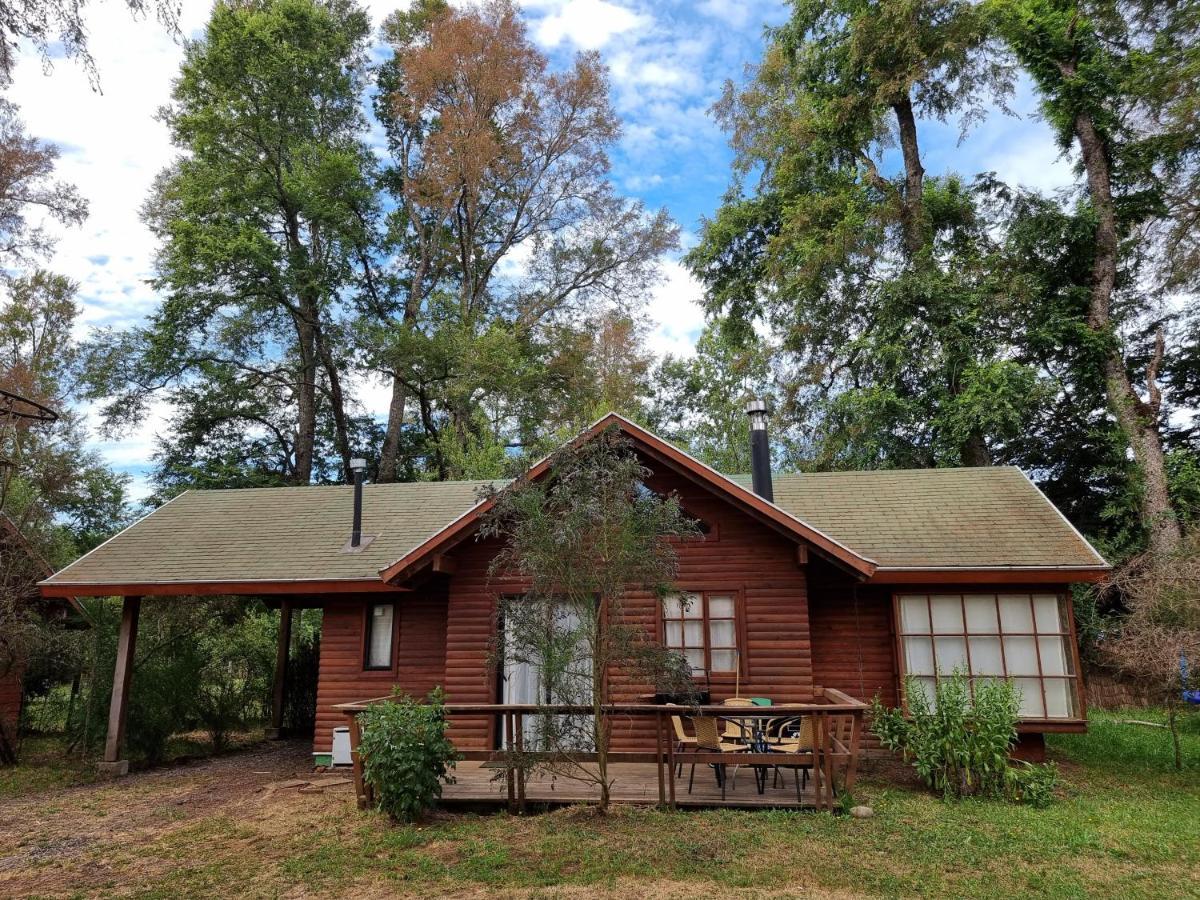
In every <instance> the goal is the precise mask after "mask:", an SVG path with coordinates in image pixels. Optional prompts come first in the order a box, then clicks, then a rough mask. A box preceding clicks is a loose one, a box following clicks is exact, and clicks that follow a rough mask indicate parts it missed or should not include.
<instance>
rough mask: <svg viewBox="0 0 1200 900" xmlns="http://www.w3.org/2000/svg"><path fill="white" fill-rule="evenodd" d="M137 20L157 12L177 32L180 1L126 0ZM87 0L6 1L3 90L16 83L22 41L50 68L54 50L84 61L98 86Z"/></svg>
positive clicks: (0, 13) (1, 22)
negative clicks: (86, 15)
mask: <svg viewBox="0 0 1200 900" xmlns="http://www.w3.org/2000/svg"><path fill="white" fill-rule="evenodd" d="M123 2H124V4H125V6H127V7H128V8H129V11H130V13H132V14H133V15H134V16H135V17H137V18H141V17H143V16H145V14H146V13H147V12H148V11H149V10H150V9H153V10H154V11H155V13H156V15H157V16H158V20H159V22H160V23H161V24H162V25H164V26H165V27H167V28H169V29H170V30H172V31H174V30H176V28H177V27H178V24H179V3H178V2H177V0H154V2H150V0H123ZM85 6H86V0H52V2H46V0H5V3H4V4H3V6H2V7H0V87H3V86H5V85H7V84H8V83H9V82H11V81H12V74H13V69H14V68H15V67H16V62H17V59H16V55H17V52H18V50H19V49H20V41H22V40H26V41H29V42H30V43H31V44H33V46H34V48H35V49H36V50H37V51H38V53H39V54H41V57H42V61H43V63H44V64H45V65H46V66H49V64H50V59H51V56H52V55H57V53H55V54H52V52H51V47H52V46H53V47H54V49H55V50H56V51H60V52H61V54H62V55H63V56H66V57H68V58H70V57H76V58H78V59H80V60H81V61H82V62H83V66H84V68H85V69H86V70H87V73H88V76H89V77H90V78H91V79H92V83H93V85H95V84H96V83H97V78H98V76H97V73H96V64H95V62H94V60H93V59H92V57H91V54H90V53H88V45H87V38H88V31H87V23H86V22H85V21H84V19H83V11H84V7H85Z"/></svg>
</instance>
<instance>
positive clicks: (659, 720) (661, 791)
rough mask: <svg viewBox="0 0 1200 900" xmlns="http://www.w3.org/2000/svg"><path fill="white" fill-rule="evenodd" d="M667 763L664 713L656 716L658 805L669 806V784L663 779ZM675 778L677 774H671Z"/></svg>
mask: <svg viewBox="0 0 1200 900" xmlns="http://www.w3.org/2000/svg"><path fill="white" fill-rule="evenodd" d="M665 763H666V753H665V751H664V750H663V717H662V713H657V714H656V715H655V716H654V766H655V768H657V769H658V805H659V807H660V808H663V807H665V806H666V805H667V783H666V780H665V779H664V778H663V765H664V764H665ZM671 777H672V778H674V777H675V773H674V772H672V773H671Z"/></svg>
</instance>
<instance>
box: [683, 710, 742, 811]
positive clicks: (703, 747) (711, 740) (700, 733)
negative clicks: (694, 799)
mask: <svg viewBox="0 0 1200 900" xmlns="http://www.w3.org/2000/svg"><path fill="white" fill-rule="evenodd" d="M691 720H692V730H694V731H695V732H696V751H697V752H713V753H717V752H719V753H729V754H736V753H745V752H746V751H747V750H748V749H749V747H747V746H746V745H745V744H733V743H730V742H728V741H723V740H721V731H720V729H719V728H718V726H717V717H716V716H692V717H691ZM709 765H711V766H712V767H713V771H714V772H715V773H716V776H717V784H718V785H719V786H720V788H721V799H722V800H724V799H725V764H724V763H709ZM695 780H696V764H695V763H692V771H691V773H690V774H689V776H688V793H689V794H690V793H691V792H692V785H693V784H694V783H695Z"/></svg>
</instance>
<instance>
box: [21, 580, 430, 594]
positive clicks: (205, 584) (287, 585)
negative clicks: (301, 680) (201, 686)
mask: <svg viewBox="0 0 1200 900" xmlns="http://www.w3.org/2000/svg"><path fill="white" fill-rule="evenodd" d="M38 590H40V591H41V594H42V596H43V597H122V596H125V597H127V596H130V595H131V594H136V595H138V596H141V597H181V596H197V597H200V596H205V597H211V596H222V595H229V596H241V597H261V596H266V595H271V594H288V595H291V596H299V595H322V594H403V593H407V592H408V588H405V587H398V586H396V585H394V584H385V583H384V582H382V581H378V580H376V579H374V578H362V579H358V578H354V579H342V580H337V579H330V580H322V581H176V582H170V583H161V582H144V583H137V584H112V583H99V582H97V583H93V584H71V583H66V582H63V583H57V582H45V581H43V582H42V583H41V584H39V585H38Z"/></svg>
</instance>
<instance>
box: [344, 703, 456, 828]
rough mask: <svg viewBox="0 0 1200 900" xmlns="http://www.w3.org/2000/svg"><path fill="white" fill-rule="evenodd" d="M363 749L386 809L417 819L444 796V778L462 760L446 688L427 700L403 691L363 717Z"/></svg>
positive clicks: (365, 767) (372, 782)
mask: <svg viewBox="0 0 1200 900" xmlns="http://www.w3.org/2000/svg"><path fill="white" fill-rule="evenodd" d="M359 721H360V723H361V726H362V739H361V741H360V743H359V753H360V755H361V756H362V760H363V775H364V777H365V778H366V780H367V783H368V784H370V785H371V788H372V789H373V790H374V792H375V799H376V803H377V805H378V806H379V808H380V809H382V810H383V811H384V812H386V813H387V814H388V815H389V816H391V817H392V818H393V819H398V820H399V821H401V822H412V821H414V820H415V819H418V818H420V816H421V815H422V814H423V813H424V812H425V811H426V810H428V809H430V808H432V807H433V805H434V804H435V803H437V800H438V798H439V797H441V796H442V782H443V780H445V781H447V782H450V783H453V781H454V779H453V777H452V776H450V775H449V774H448V772H449V770H450V769H452V768H453V767H454V763H455V760H457V759H458V751H456V750H455V749H454V745H453V744H452V743H450V740H449V739H448V738H447V737H446V728H447V727H448V723H447V722H446V715H445V712H444V710H443V707H442V695H441V691H440V690H435V691H434V692H433V693H432V694H430V695H429V700H428V702H427V703H421V702H419V701H417V700H414V699H413V698H412V697H408V696H404V695H397V696H396V698H395V699H394V700H390V701H388V702H386V703H377V704H375V705H373V706H371V707H369V708H368V709H367V710H365V711H364V712H363V713H361V714H360V716H359Z"/></svg>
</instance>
